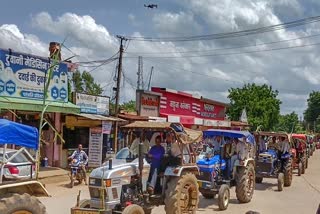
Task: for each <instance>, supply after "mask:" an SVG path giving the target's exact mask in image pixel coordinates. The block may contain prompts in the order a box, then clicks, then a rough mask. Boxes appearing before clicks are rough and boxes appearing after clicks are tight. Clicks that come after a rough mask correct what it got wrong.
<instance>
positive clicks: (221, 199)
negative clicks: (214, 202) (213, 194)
mask: <svg viewBox="0 0 320 214" xmlns="http://www.w3.org/2000/svg"><path fill="white" fill-rule="evenodd" d="M229 200H230V188H229V186H228V185H226V184H222V185H221V187H220V189H219V193H218V206H219V209H220V210H226V209H227V208H228V205H229Z"/></svg>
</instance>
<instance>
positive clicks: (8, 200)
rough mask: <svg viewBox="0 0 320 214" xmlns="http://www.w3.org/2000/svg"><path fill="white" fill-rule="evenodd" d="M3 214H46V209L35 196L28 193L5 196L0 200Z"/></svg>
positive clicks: (0, 210)
mask: <svg viewBox="0 0 320 214" xmlns="http://www.w3.org/2000/svg"><path fill="white" fill-rule="evenodd" d="M0 213H1V214H18V213H24V214H46V213H47V212H46V207H45V206H44V205H43V204H42V203H41V202H40V201H39V200H38V199H37V198H36V197H34V196H30V195H29V194H27V193H24V194H22V195H20V194H13V195H8V196H7V197H6V196H4V198H2V199H1V200H0Z"/></svg>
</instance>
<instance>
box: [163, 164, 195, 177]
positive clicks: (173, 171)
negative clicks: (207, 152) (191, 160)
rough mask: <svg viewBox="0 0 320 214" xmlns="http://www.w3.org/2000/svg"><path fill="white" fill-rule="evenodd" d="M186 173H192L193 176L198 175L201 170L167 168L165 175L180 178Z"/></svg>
mask: <svg viewBox="0 0 320 214" xmlns="http://www.w3.org/2000/svg"><path fill="white" fill-rule="evenodd" d="M185 172H192V173H193V174H195V175H198V174H199V169H198V167H197V166H177V167H172V166H169V167H167V168H166V171H165V172H164V175H165V176H176V177H180V176H181V175H182V174H184V173H185Z"/></svg>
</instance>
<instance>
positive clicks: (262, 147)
mask: <svg viewBox="0 0 320 214" xmlns="http://www.w3.org/2000/svg"><path fill="white" fill-rule="evenodd" d="M266 150H267V147H266V141H265V140H264V137H263V136H260V137H259V153H262V152H265V151H266Z"/></svg>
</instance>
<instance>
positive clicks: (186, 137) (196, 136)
mask: <svg viewBox="0 0 320 214" xmlns="http://www.w3.org/2000/svg"><path fill="white" fill-rule="evenodd" d="M121 128H122V129H132V130H136V129H140V130H146V131H159V130H160V131H164V130H172V131H174V132H175V133H176V135H177V137H178V138H179V139H180V140H181V142H182V143H184V144H188V143H194V142H197V141H198V140H200V139H201V137H202V132H201V131H196V130H192V129H187V128H184V127H183V126H182V125H181V124H180V123H168V122H147V121H146V122H145V121H136V122H133V123H130V124H128V125H125V126H122V127H121Z"/></svg>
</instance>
